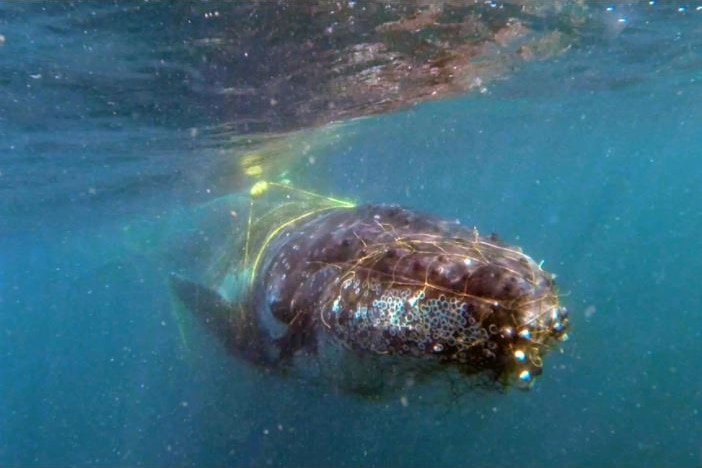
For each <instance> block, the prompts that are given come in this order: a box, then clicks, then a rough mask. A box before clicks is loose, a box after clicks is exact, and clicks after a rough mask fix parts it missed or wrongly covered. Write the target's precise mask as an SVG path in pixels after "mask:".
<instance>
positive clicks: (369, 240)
mask: <svg viewBox="0 0 702 468" xmlns="http://www.w3.org/2000/svg"><path fill="white" fill-rule="evenodd" d="M262 184H263V185H257V186H255V187H254V189H253V190H252V194H253V195H254V197H253V198H252V203H251V213H250V215H249V218H248V225H247V227H246V229H245V230H244V231H245V232H243V231H242V232H241V233H239V234H237V235H236V236H233V240H232V241H231V245H230V246H228V247H229V248H230V250H233V251H235V252H237V253H236V254H232V255H231V256H230V258H229V259H228V260H226V261H224V262H221V263H223V265H220V270H221V271H220V274H219V275H218V276H217V278H216V279H214V280H211V281H209V284H202V283H198V282H194V281H191V280H189V279H186V278H185V277H183V276H180V275H176V274H174V275H172V277H171V286H172V289H173V291H174V293H175V295H176V297H177V298H178V299H179V300H180V302H181V303H182V304H183V305H184V306H185V307H186V308H187V309H188V310H190V311H191V312H192V313H193V314H194V315H195V317H197V319H198V320H199V321H200V322H201V323H202V324H203V325H204V327H205V328H206V329H208V330H209V331H210V332H211V333H212V334H213V335H214V336H215V337H216V338H217V339H218V341H219V342H220V343H222V345H223V346H224V347H225V348H226V350H227V351H228V352H230V353H231V354H233V355H235V356H238V357H240V358H243V359H245V360H246V361H248V362H251V363H253V364H256V365H259V366H263V367H266V368H269V369H275V370H280V371H281V372H283V373H294V374H297V375H301V376H303V377H305V378H309V379H314V380H323V381H331V382H334V383H336V384H338V385H340V386H341V387H343V388H346V389H350V390H358V391H366V390H367V389H369V388H372V389H375V390H377V391H378V392H383V391H385V390H389V389H392V388H395V387H397V385H399V384H398V382H402V381H403V378H404V377H406V376H410V375H411V376H412V379H414V380H426V379H430V378H432V377H433V376H436V375H439V374H441V373H445V372H451V373H454V374H458V375H461V376H465V378H466V379H471V378H473V379H475V380H476V381H481V382H489V383H493V384H495V385H496V386H497V387H501V388H504V387H508V386H511V385H514V386H517V387H520V388H529V387H530V386H531V385H532V384H533V382H534V380H535V378H536V377H537V376H538V375H539V374H541V372H542V369H543V357H544V355H545V354H546V353H547V352H548V350H549V349H550V348H552V347H553V346H554V345H555V344H557V343H558V342H559V341H563V340H565V339H566V338H567V330H568V311H567V309H566V308H565V307H563V306H562V305H561V304H560V301H559V296H558V292H557V288H556V285H555V281H554V275H552V274H551V273H548V272H546V271H544V270H543V269H542V268H541V265H540V264H537V263H536V262H535V261H534V260H533V259H532V258H531V257H529V256H528V255H526V254H525V253H524V252H523V251H522V249H520V248H519V247H516V246H511V245H508V244H506V243H503V242H502V241H500V240H498V239H497V238H496V236H494V235H493V236H482V235H480V233H479V232H478V230H477V229H476V228H467V227H464V226H462V225H461V224H459V223H458V222H456V221H448V220H445V219H442V218H439V217H436V216H433V215H429V214H424V213H419V212H415V211H412V210H409V209H405V208H401V207H399V206H394V205H360V206H357V205H355V204H353V203H350V202H344V201H341V200H335V199H328V198H324V197H319V196H316V195H315V196H308V197H306V198H305V199H304V202H291V201H290V199H289V197H288V198H284V199H283V201H282V202H281V201H279V202H278V203H277V205H270V206H269V208H268V209H267V210H266V211H265V213H264V214H263V215H260V216H257V215H256V214H255V213H254V199H255V198H256V196H257V195H258V194H259V193H260V192H263V191H266V190H269V189H270V188H271V187H273V188H275V187H277V188H281V189H283V190H287V189H286V188H285V187H282V186H280V185H277V184H269V183H262ZM290 190H292V189H290ZM303 193H304V194H310V192H303Z"/></svg>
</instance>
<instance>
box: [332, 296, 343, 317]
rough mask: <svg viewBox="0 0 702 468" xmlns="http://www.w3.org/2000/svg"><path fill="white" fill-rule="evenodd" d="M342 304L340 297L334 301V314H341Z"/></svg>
mask: <svg viewBox="0 0 702 468" xmlns="http://www.w3.org/2000/svg"><path fill="white" fill-rule="evenodd" d="M340 302H341V301H340V299H339V298H338V297H337V298H336V299H334V303H333V304H332V312H334V313H335V314H338V313H339V312H341V305H340Z"/></svg>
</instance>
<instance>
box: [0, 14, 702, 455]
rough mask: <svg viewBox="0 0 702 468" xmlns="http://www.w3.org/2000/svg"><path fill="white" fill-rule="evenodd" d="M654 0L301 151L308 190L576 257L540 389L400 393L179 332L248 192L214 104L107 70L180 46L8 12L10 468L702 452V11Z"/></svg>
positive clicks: (0, 372)
mask: <svg viewBox="0 0 702 468" xmlns="http://www.w3.org/2000/svg"><path fill="white" fill-rule="evenodd" d="M647 3H648V2H646V4H647ZM646 4H639V5H634V6H633V7H630V9H629V10H627V14H628V15H629V17H628V21H629V24H630V25H631V26H630V27H628V28H627V29H624V30H623V31H621V32H620V33H619V32H618V34H617V35H613V34H611V33H608V32H607V31H600V32H598V31H599V30H595V32H594V33H593V36H594V39H593V38H590V39H588V40H589V41H590V42H587V43H585V44H581V45H580V46H579V47H576V48H574V49H573V50H571V51H569V53H568V54H566V55H564V56H562V57H560V58H557V59H554V60H550V61H544V62H537V63H532V64H529V65H527V66H525V67H523V68H521V69H520V70H518V71H516V72H515V73H514V74H513V75H511V76H510V77H508V78H505V79H504V80H501V81H498V82H495V83H493V84H490V85H489V91H488V92H487V93H485V94H470V95H466V96H458V97H454V98H451V99H446V100H442V101H437V102H431V103H425V104H421V105H418V106H414V107H412V108H410V109H406V110H402V111H399V112H397V113H393V114H390V115H381V116H375V117H370V118H367V119H364V120H361V121H358V122H356V123H355V124H354V128H353V132H354V136H353V137H352V138H348V139H344V140H343V143H342V144H340V145H339V146H337V147H334V148H333V149H332V150H329V151H328V152H327V153H326V154H323V155H317V157H315V158H314V159H311V160H309V161H307V162H306V163H305V165H304V166H305V167H304V168H303V170H302V172H303V173H304V180H302V184H303V185H304V186H305V187H312V188H315V187H319V188H321V189H322V190H324V191H328V192H331V193H333V194H335V195H338V196H346V197H350V198H354V199H357V200H362V201H367V202H393V203H400V204H403V205H406V206H409V207H413V208H416V209H420V210H424V211H431V212H435V213H437V214H440V215H443V216H446V217H451V218H459V219H461V220H462V221H463V222H464V223H465V224H475V225H476V226H478V227H479V228H480V229H481V230H482V231H485V232H490V231H495V232H498V233H500V234H501V236H502V237H504V238H505V239H506V240H507V241H509V242H513V243H517V244H519V245H522V246H523V247H524V248H525V251H527V252H529V253H530V254H531V255H532V256H534V257H535V258H537V259H544V260H545V262H546V263H545V264H546V267H547V269H549V270H550V271H553V272H555V273H557V274H558V282H559V285H560V286H561V289H562V292H563V293H564V298H563V300H564V302H565V303H566V305H567V306H568V307H569V309H570V310H571V314H572V319H571V320H572V327H573V330H572V333H571V339H570V340H569V341H568V342H567V343H566V344H565V346H564V347H563V353H560V352H558V351H556V352H555V353H553V354H552V355H550V356H548V358H547V361H546V366H545V370H544V374H543V376H542V378H540V379H539V380H538V381H537V384H536V386H535V387H534V388H533V389H532V390H531V391H529V392H520V391H509V392H507V393H504V394H499V393H497V394H493V393H487V392H483V391H478V392H476V393H475V395H469V396H467V397H464V398H462V399H461V400H460V401H458V402H454V403H450V402H444V403H431V404H429V403H418V402H416V401H414V400H413V399H412V396H411V395H409V396H408V400H407V401H406V403H408V404H406V405H405V404H403V402H402V401H400V400H399V399H397V400H394V399H392V400H389V401H385V402H372V401H366V400H363V399H361V398H356V397H352V396H349V395H346V394H343V393H338V392H336V391H333V390H332V389H324V388H316V387H310V386H308V385H305V384H301V383H298V382H295V381H292V380H286V379H281V378H278V377H275V376H269V375H264V374H261V373H260V372H259V371H257V370H256V369H253V368H251V367H249V366H247V365H245V364H243V363H241V362H239V361H237V360H235V359H232V358H231V357H229V356H227V355H225V353H224V352H223V351H221V350H220V349H219V348H218V347H217V346H216V344H215V342H214V340H212V339H211V337H209V336H207V335H206V334H205V333H204V332H202V331H201V330H199V329H198V328H196V327H193V329H192V330H191V331H190V333H189V339H188V341H187V346H186V345H185V344H184V341H183V340H182V339H181V335H180V330H179V328H178V326H177V322H176V317H175V315H174V313H173V309H172V303H171V297H170V294H169V291H168V288H167V277H168V273H169V272H170V271H171V268H173V265H174V264H187V263H188V262H191V263H196V260H193V259H192V258H190V257H191V256H193V255H194V256H197V253H198V252H200V251H201V250H206V249H207V247H208V244H207V242H206V241H205V239H204V238H205V237H207V232H204V231H206V230H207V228H208V224H207V223H206V222H205V221H203V218H206V216H202V213H203V209H202V208H201V207H202V204H203V203H205V202H207V201H210V200H213V199H215V198H216V197H218V196H221V195H224V194H226V193H229V192H232V191H236V190H240V188H241V187H240V186H239V185H237V184H234V183H232V182H230V180H233V179H234V176H233V175H232V174H233V173H235V172H236V169H235V167H236V165H235V164H233V162H232V158H234V157H235V156H232V154H235V152H234V153H232V152H229V151H224V152H223V151H221V145H218V143H217V141H216V139H215V140H213V139H209V138H204V137H202V138H201V137H199V136H197V135H196V132H192V131H190V129H191V128H193V127H197V126H201V127H207V126H208V125H216V124H219V123H221V121H218V120H217V118H218V115H217V113H216V112H214V111H213V112H212V113H208V109H210V107H208V106H207V105H206V104H205V103H203V102H202V101H198V100H197V98H198V97H197V96H195V97H193V96H189V97H188V101H187V102H188V103H192V102H195V103H197V104H198V105H199V106H200V107H197V106H196V105H195V104H193V105H192V106H194V107H192V106H191V107H188V108H178V106H175V105H174V104H173V103H174V102H175V103H177V102H178V99H176V98H174V96H173V95H171V94H169V93H166V92H165V91H164V90H163V88H162V87H160V86H159V82H158V80H150V79H147V78H144V76H131V75H129V69H128V68H125V69H117V70H115V69H113V68H111V66H112V65H111V56H110V54H111V53H112V54H115V56H117V57H118V58H119V60H118V59H114V66H115V67H120V66H123V65H124V63H128V61H129V60H135V61H137V60H139V57H140V54H145V55H154V54H155V55H158V54H160V53H165V52H162V49H159V48H158V47H156V46H154V48H153V49H148V47H146V46H144V45H143V44H142V45H141V46H134V47H133V48H131V49H129V46H130V44H123V43H119V42H118V41H115V40H113V39H111V37H112V36H111V28H112V27H114V28H117V26H115V25H112V26H110V27H109V28H108V26H109V25H104V27H105V31H103V32H101V31H100V30H96V31H91V32H89V33H86V34H85V36H88V37H89V38H88V39H86V38H84V37H82V32H81V31H80V30H79V29H71V28H70V27H69V28H68V29H65V30H61V29H60V28H56V27H54V26H55V21H56V17H59V18H61V16H62V15H66V12H65V11H54V12H49V13H46V12H44V13H42V12H41V11H39V10H32V11H31V12H30V13H31V14H27V16H24V17H22V16H21V15H20V14H19V13H18V12H17V10H18V8H19V7H18V5H17V4H15V5H12V4H9V5H3V6H0V34H2V35H3V36H4V38H5V40H4V43H2V45H0V70H2V76H0V197H1V198H0V242H1V243H0V464H2V465H63V464H71V465H148V466H157V465H179V466H180V465H197V466H202V465H266V464H271V465H312V466H321V465H325V466H326V465H340V466H358V465H369V466H390V465H392V466H395V465H400V466H463V465H481V466H482V465H485V466H487V465H500V466H502V465H523V466H527V465H528V466H563V465H570V466H644V465H645V466H663V465H665V466H693V465H699V464H700V463H702V435H701V434H702V414H700V412H701V411H702V410H700V408H701V407H702V372H700V363H699V362H700V356H701V355H702V354H701V353H700V349H701V348H700V339H701V338H702V336H701V333H700V330H701V329H702V316H701V315H700V314H701V311H702V294H701V293H700V290H699V286H698V284H699V281H698V276H699V272H700V271H702V254H701V253H700V248H699V246H700V235H699V233H700V230H701V228H702V189H700V187H702V163H701V162H700V156H701V155H702V150H701V149H700V148H702V133H701V132H700V125H701V124H702V106H700V105H699V103H700V102H702V48H701V47H702V11H699V10H696V5H691V4H685V5H684V8H685V11H680V12H679V11H678V9H679V8H683V6H679V5H675V6H671V5H668V6H667V7H666V8H663V7H661V9H660V10H657V9H650V8H646V7H645V5H646ZM80 8H87V7H85V6H84V5H83V6H80ZM603 8H604V7H603ZM20 10H21V9H20ZM20 12H21V11H20ZM602 14H605V13H602ZM52 18H53V19H52ZM68 24H69V25H70V22H69V23H68ZM52 25H53V26H52ZM59 43H62V44H64V45H63V46H62V47H57V44H59ZM90 44H93V47H95V48H96V49H99V48H100V47H103V49H102V50H100V51H99V53H92V52H91V51H90V50H88V49H86V47H87V46H89V45H90ZM116 49H119V50H116ZM122 49H129V53H126V52H123V51H122ZM142 49H143V50H142ZM91 54H92V55H91ZM129 54H133V56H131V55H129ZM124 57H132V58H131V59H129V60H128V59H125V58H124ZM134 57H136V58H134ZM120 60H126V62H122V61H120ZM142 71H143V70H142ZM143 73H146V72H143ZM57 76H58V77H60V78H57ZM163 79H164V80H167V78H163ZM171 79H172V78H171ZM170 91H173V89H172V88H171V89H170ZM183 99H185V98H183ZM203 99H204V98H203ZM111 102H112V103H113V104H110V103H111ZM115 103H116V104H115ZM125 103H126V104H125ZM127 104H130V105H131V107H130V106H128V105H127ZM159 104H160V105H161V107H159ZM112 107H115V108H116V109H117V110H116V111H115V112H114V113H111V111H110V109H111V108H112ZM179 118H182V119H183V121H182V122H179ZM340 132H343V130H340ZM198 239H199V240H200V242H198ZM193 252H194V253H193Z"/></svg>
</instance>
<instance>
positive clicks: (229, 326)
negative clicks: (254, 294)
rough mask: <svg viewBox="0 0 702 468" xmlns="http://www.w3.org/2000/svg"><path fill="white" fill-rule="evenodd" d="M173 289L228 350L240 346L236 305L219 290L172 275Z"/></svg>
mask: <svg viewBox="0 0 702 468" xmlns="http://www.w3.org/2000/svg"><path fill="white" fill-rule="evenodd" d="M170 282H171V289H172V290H173V291H174V293H175V295H176V297H178V299H179V300H180V302H182V303H183V305H184V306H185V307H186V308H187V309H188V310H190V312H192V313H193V315H195V317H197V319H198V320H199V321H200V322H201V323H202V324H203V325H204V326H205V327H206V328H207V329H208V330H209V331H210V333H212V334H213V335H215V336H216V337H217V338H218V339H219V341H221V342H222V343H223V344H224V345H225V346H226V348H227V349H228V350H230V351H234V350H237V349H238V348H240V346H241V343H240V340H239V335H240V333H239V330H237V327H236V324H235V323H234V321H233V317H234V316H235V313H236V311H235V308H234V305H233V304H231V303H230V302H229V301H227V300H226V299H224V298H223V297H222V296H221V295H220V294H219V293H218V292H217V291H213V290H212V289H209V288H207V287H205V286H202V285H200V284H197V283H195V282H193V281H190V280H187V279H185V278H182V277H180V276H178V275H171V279H170Z"/></svg>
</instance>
